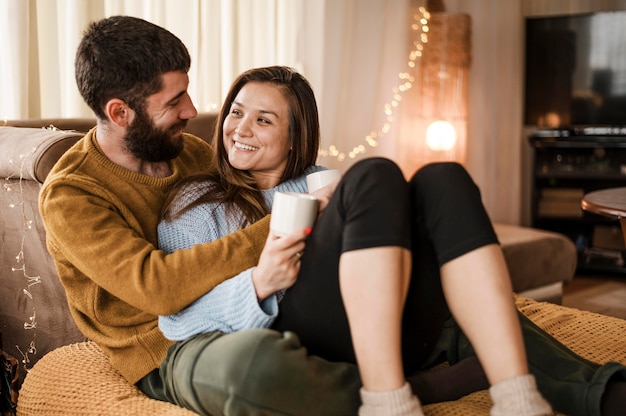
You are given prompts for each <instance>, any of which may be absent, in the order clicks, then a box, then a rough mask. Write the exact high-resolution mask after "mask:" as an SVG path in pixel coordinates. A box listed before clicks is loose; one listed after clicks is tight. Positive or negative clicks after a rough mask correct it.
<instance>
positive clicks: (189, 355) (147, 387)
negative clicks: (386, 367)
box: [137, 314, 626, 416]
mask: <svg viewBox="0 0 626 416" xmlns="http://www.w3.org/2000/svg"><path fill="white" fill-rule="evenodd" d="M520 319H521V324H522V330H523V333H524V340H525V344H526V351H527V355H528V362H529V367H530V370H531V372H532V373H533V374H534V375H535V377H536V380H537V385H538V387H539V390H540V391H541V393H542V394H543V395H544V397H545V398H546V400H548V402H550V404H551V405H552V407H553V408H554V410H556V411H558V412H561V413H565V414H568V415H572V416H600V403H601V399H602V395H603V393H604V391H605V388H606V385H607V382H608V381H609V379H611V378H612V377H616V378H619V379H622V380H626V367H624V366H623V365H621V364H619V363H607V364H604V365H599V364H596V363H593V362H591V361H588V360H585V359H583V358H582V357H580V356H578V355H577V354H575V353H574V352H572V351H571V350H570V349H568V348H567V347H565V346H564V345H563V344H561V343H560V342H558V341H557V340H556V339H554V338H553V337H551V336H550V335H548V334H547V333H546V332H545V331H543V330H542V329H540V328H539V327H537V326H536V325H535V324H534V323H532V321H530V320H529V319H528V318H526V317H525V316H523V315H522V314H520ZM494 342H498V341H497V340H494ZM473 355H474V351H473V349H472V346H471V345H470V343H469V341H468V340H467V338H466V337H465V335H464V334H463V332H462V331H461V330H460V329H459V327H458V325H456V323H455V322H454V320H453V319H450V320H448V321H447V322H446V324H445V327H444V329H443V332H442V335H441V337H440V338H439V341H438V342H437V344H436V347H435V350H434V352H433V354H432V355H431V357H432V359H431V360H430V361H429V362H427V363H425V367H429V366H432V365H434V364H436V363H437V362H440V361H442V360H447V361H448V362H449V363H450V364H451V365H454V363H456V362H458V361H460V360H462V359H463V358H466V357H469V356H473ZM444 382H445V381H444ZM137 386H138V387H139V388H140V389H141V390H142V391H143V392H145V393H146V394H147V395H148V396H150V397H152V398H155V399H159V400H164V401H169V402H172V403H175V404H178V405H180V406H183V407H186V408H188V409H191V410H193V411H195V412H197V413H199V414H202V415H212V416H219V415H229V416H232V415H324V416H333V415H337V416H349V415H356V414H357V412H358V407H359V404H360V398H359V388H360V387H361V381H360V378H359V374H358V370H357V367H356V366H355V365H353V364H348V363H337V362H329V361H326V360H323V359H321V358H319V357H315V356H312V355H309V354H308V353H307V350H306V349H305V348H304V347H302V345H301V344H300V341H299V339H298V337H297V336H296V335H295V334H293V333H290V332H285V333H280V332H278V331H274V330H270V329H250V330H246V331H241V332H236V333H233V334H227V335H226V334H223V333H221V332H212V333H208V334H204V335H200V336H197V337H194V338H191V339H189V340H187V341H182V342H179V343H176V344H174V345H173V346H172V347H170V350H169V351H168V355H167V358H166V359H165V360H164V361H163V364H162V365H161V368H160V370H155V371H153V372H152V373H150V374H149V375H148V376H146V377H145V378H144V379H142V380H141V381H140V382H139V383H138V384H137Z"/></svg>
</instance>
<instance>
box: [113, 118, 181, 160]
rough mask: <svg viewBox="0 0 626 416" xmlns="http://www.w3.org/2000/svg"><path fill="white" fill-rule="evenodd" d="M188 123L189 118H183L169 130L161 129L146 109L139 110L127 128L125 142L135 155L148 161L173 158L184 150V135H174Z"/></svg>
mask: <svg viewBox="0 0 626 416" xmlns="http://www.w3.org/2000/svg"><path fill="white" fill-rule="evenodd" d="M186 125H187V120H181V121H180V122H179V123H176V124H175V125H173V126H171V127H170V128H168V129H167V130H161V129H159V128H158V127H156V126H155V125H154V124H153V123H152V120H151V119H150V117H148V115H147V114H146V113H145V111H143V110H141V111H137V112H136V113H135V119H134V120H133V122H132V123H131V124H130V125H129V126H128V128H127V129H126V135H125V136H124V144H125V146H126V149H127V150H128V151H129V152H130V153H131V154H132V155H133V156H135V157H137V158H139V159H141V160H145V161H146V162H165V161H168V160H172V159H174V158H175V157H176V156H178V155H179V154H180V152H181V151H182V150H183V138H182V136H181V135H179V136H178V137H174V136H172V135H173V134H174V132H176V131H178V130H180V129H182V128H184V127H185V126H186Z"/></svg>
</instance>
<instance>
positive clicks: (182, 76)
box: [124, 71, 198, 162]
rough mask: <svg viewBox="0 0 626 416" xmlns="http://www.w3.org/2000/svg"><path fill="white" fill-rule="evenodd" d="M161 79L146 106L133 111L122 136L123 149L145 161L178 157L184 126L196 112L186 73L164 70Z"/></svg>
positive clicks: (164, 160)
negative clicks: (156, 90) (160, 86)
mask: <svg viewBox="0 0 626 416" xmlns="http://www.w3.org/2000/svg"><path fill="white" fill-rule="evenodd" d="M162 82H163V88H162V89H161V91H159V92H157V93H156V94H153V95H151V96H149V97H147V98H146V102H145V104H146V106H145V109H140V110H136V111H135V115H134V118H133V119H132V121H131V123H130V124H129V125H128V126H127V128H126V134H125V135H124V144H125V146H126V149H127V150H128V151H129V152H130V153H131V154H132V155H133V156H135V157H136V158H138V159H141V160H144V161H147V162H166V161H168V160H172V159H174V158H175V157H177V156H178V155H179V154H180V152H181V151H182V149H183V138H182V131H183V128H184V127H185V126H186V125H187V120H188V119H190V118H194V117H196V116H197V115H198V112H197V110H196V108H195V107H194V105H193V103H192V102H191V98H190V97H189V94H188V93H187V86H188V85H189V77H188V76H187V74H186V73H184V72H178V71H174V72H167V73H165V74H163V78H162Z"/></svg>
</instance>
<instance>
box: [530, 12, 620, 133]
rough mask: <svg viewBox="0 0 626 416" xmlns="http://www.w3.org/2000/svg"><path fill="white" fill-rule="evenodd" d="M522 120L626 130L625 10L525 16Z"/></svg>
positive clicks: (559, 126)
mask: <svg viewBox="0 0 626 416" xmlns="http://www.w3.org/2000/svg"><path fill="white" fill-rule="evenodd" d="M525 29H526V34H525V38H526V55H525V86H524V91H525V103H524V124H525V125H528V126H537V127H539V128H540V129H562V130H580V131H591V132H593V131H601V132H609V133H610V132H612V131H613V132H617V133H616V134H620V135H623V134H626V11H615V12H597V13H590V14H578V15H567V16H549V17H528V18H526V25H525Z"/></svg>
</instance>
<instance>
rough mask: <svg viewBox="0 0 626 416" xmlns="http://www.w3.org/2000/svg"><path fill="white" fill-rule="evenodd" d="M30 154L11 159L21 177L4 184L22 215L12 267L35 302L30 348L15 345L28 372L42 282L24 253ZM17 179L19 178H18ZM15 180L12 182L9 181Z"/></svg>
mask: <svg viewBox="0 0 626 416" xmlns="http://www.w3.org/2000/svg"><path fill="white" fill-rule="evenodd" d="M36 150H37V148H36V147H34V148H33V149H32V154H34V153H35V151H36ZM28 156H29V155H20V156H19V166H18V162H16V161H15V160H14V159H10V160H9V163H11V164H13V165H16V166H18V167H19V169H18V171H19V178H17V177H14V176H13V175H11V176H8V177H6V178H4V180H5V182H6V183H5V184H4V185H3V189H4V190H5V191H6V192H9V193H13V194H14V195H16V197H15V198H14V199H15V200H16V202H12V203H10V204H9V208H11V209H19V210H20V214H21V217H22V230H21V233H22V236H21V237H22V238H21V242H20V250H19V252H18V253H17V254H16V256H15V266H13V267H11V271H12V272H21V273H22V276H23V277H24V280H25V284H26V287H25V288H24V289H23V290H22V294H23V295H24V296H26V297H27V298H28V299H30V301H31V302H32V304H33V308H32V313H31V315H30V316H29V317H28V320H27V321H25V322H24V329H25V330H27V331H33V338H32V340H31V341H30V343H29V345H28V348H26V350H22V349H21V348H20V346H19V345H16V346H15V347H16V348H17V350H18V351H19V352H20V354H21V355H22V360H21V362H22V364H23V367H24V369H25V370H26V372H29V371H30V369H29V368H28V364H30V356H31V355H34V354H37V346H36V342H35V341H36V337H37V331H36V329H37V311H36V308H35V303H36V302H35V297H34V296H33V293H32V288H33V286H36V285H38V284H40V283H41V276H31V275H30V274H28V271H27V268H26V255H25V254H24V245H25V242H26V233H27V232H28V231H30V230H31V229H32V226H33V220H32V219H31V218H30V217H29V216H28V214H27V213H26V207H25V200H24V188H23V181H24V180H25V179H24V174H23V172H24V166H25V163H26V161H27V158H28ZM16 179H17V180H16ZM11 180H13V181H12V182H9V181H11Z"/></svg>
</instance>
